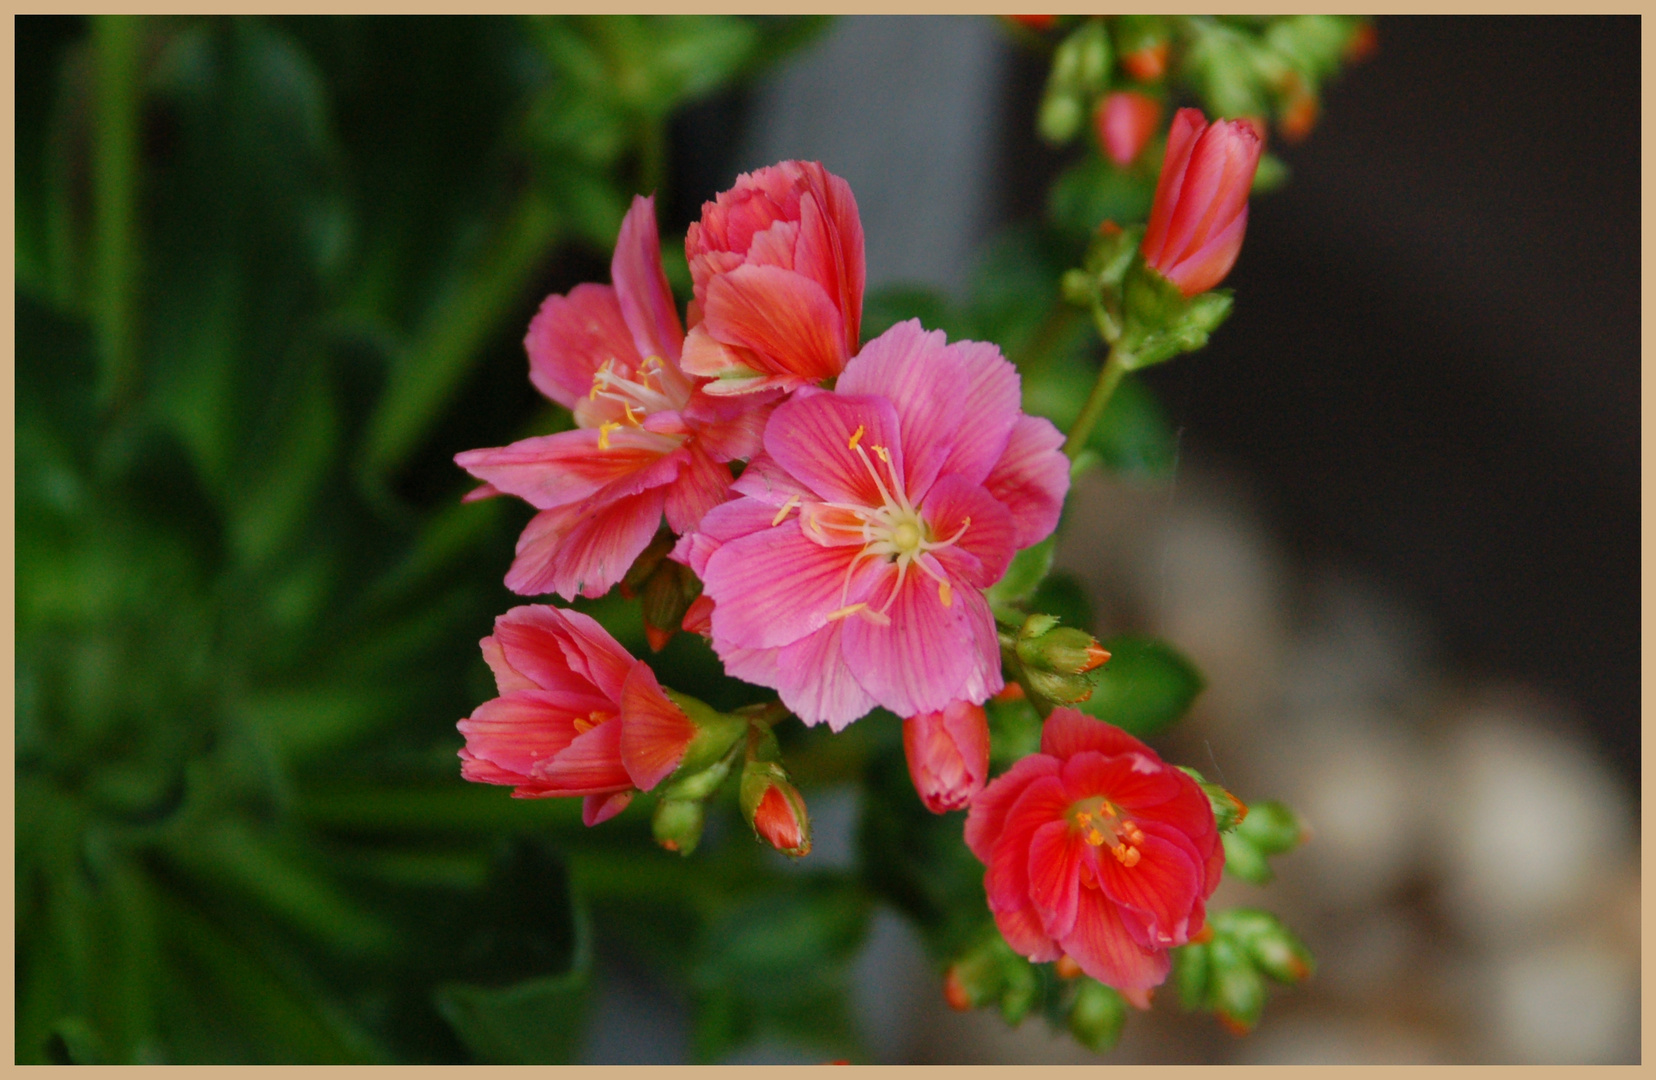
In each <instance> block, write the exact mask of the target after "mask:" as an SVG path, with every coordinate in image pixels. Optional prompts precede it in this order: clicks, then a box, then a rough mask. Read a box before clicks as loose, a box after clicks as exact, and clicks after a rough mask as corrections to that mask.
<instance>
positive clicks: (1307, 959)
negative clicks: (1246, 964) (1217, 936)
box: [1213, 908, 1314, 983]
mask: <svg viewBox="0 0 1656 1080" xmlns="http://www.w3.org/2000/svg"><path fill="white" fill-rule="evenodd" d="M1213 922H1214V929H1215V932H1216V933H1222V934H1223V935H1224V936H1225V937H1227V938H1228V939H1230V941H1232V942H1233V943H1235V944H1236V946H1237V947H1238V948H1240V949H1241V950H1242V952H1243V953H1244V954H1245V955H1246V956H1247V957H1248V958H1249V959H1250V960H1252V961H1253V963H1254V965H1255V966H1256V967H1258V968H1259V970H1260V971H1263V972H1264V973H1265V974H1267V975H1269V976H1270V977H1271V978H1273V979H1275V980H1277V981H1278V982H1282V983H1296V982H1299V981H1300V980H1301V979H1304V978H1306V977H1307V976H1309V975H1310V974H1311V972H1312V970H1313V967H1314V962H1313V961H1312V959H1311V952H1310V950H1308V949H1307V948H1306V947H1305V945H1304V944H1303V943H1302V942H1301V941H1300V940H1299V938H1297V937H1295V936H1294V935H1293V934H1292V933H1290V932H1289V931H1288V928H1287V927H1285V926H1283V925H1282V923H1281V922H1280V921H1279V920H1278V919H1277V917H1276V916H1274V915H1272V914H1271V913H1270V912H1267V911H1260V910H1258V909H1256V908H1229V909H1227V910H1225V911H1220V912H1216V913H1214V916H1213Z"/></svg>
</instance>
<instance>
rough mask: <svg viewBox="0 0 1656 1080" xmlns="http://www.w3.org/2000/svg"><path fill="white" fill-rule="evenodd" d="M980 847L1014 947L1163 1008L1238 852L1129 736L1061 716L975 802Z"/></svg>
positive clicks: (972, 835)
mask: <svg viewBox="0 0 1656 1080" xmlns="http://www.w3.org/2000/svg"><path fill="white" fill-rule="evenodd" d="M966 846H967V847H969V848H971V849H972V854H974V855H976V856H977V857H978V859H979V860H981V861H982V862H983V863H984V865H985V866H987V867H988V870H987V872H986V873H985V874H984V876H983V886H984V890H985V892H987V893H988V896H989V909H990V911H992V912H994V915H995V924H996V925H997V926H999V927H1000V931H1001V935H1002V936H1003V937H1005V938H1006V942H1007V944H1009V945H1011V946H1012V948H1013V949H1015V950H1017V951H1018V952H1019V953H1021V954H1023V955H1024V956H1027V957H1029V958H1030V959H1031V960H1034V961H1036V962H1037V963H1042V962H1045V961H1049V960H1058V959H1060V958H1062V957H1064V956H1068V957H1069V958H1070V959H1071V960H1073V961H1074V962H1075V963H1076V964H1077V965H1078V966H1079V967H1080V968H1081V970H1082V971H1084V972H1086V973H1087V974H1088V975H1090V976H1092V977H1093V978H1095V979H1097V980H1098V981H1099V982H1101V983H1104V984H1105V985H1107V986H1113V987H1115V988H1116V989H1117V990H1120V991H1121V992H1122V995H1123V996H1125V997H1126V998H1127V999H1128V1000H1129V1001H1131V1002H1133V1004H1135V1005H1137V1006H1138V1007H1139V1008H1141V1009H1144V1008H1149V1006H1150V996H1149V991H1150V989H1151V988H1152V987H1156V986H1159V985H1161V983H1162V981H1163V980H1165V979H1166V978H1167V972H1168V968H1169V966H1170V965H1169V961H1168V955H1167V953H1168V950H1169V949H1171V948H1174V947H1175V946H1178V945H1183V944H1185V942H1187V941H1189V940H1190V938H1191V936H1192V935H1194V934H1198V933H1200V932H1201V929H1202V926H1203V923H1204V922H1205V920H1206V918H1207V898H1208V897H1210V896H1212V895H1213V890H1214V889H1216V888H1218V886H1219V875H1220V872H1221V871H1222V870H1223V869H1224V867H1225V849H1224V846H1223V845H1222V844H1221V843H1220V840H1219V830H1218V827H1217V825H1216V824H1215V823H1214V819H1213V809H1212V807H1211V806H1210V805H1209V803H1208V798H1207V795H1206V794H1204V793H1203V792H1202V789H1201V788H1200V787H1198V786H1197V784H1196V782H1195V781H1194V780H1192V779H1191V778H1190V777H1189V776H1187V775H1186V774H1185V773H1183V772H1181V771H1179V770H1178V769H1176V768H1174V767H1173V766H1171V765H1168V764H1167V763H1165V762H1164V761H1162V759H1161V758H1159V757H1157V756H1156V752H1155V751H1154V750H1151V749H1150V748H1149V747H1148V746H1145V745H1144V744H1143V743H1141V742H1139V741H1138V740H1137V739H1135V738H1133V737H1132V736H1131V735H1129V734H1127V733H1126V732H1125V731H1122V730H1121V729H1120V728H1118V727H1114V726H1112V725H1110V724H1106V723H1104V722H1103V721H1101V720H1094V719H1092V718H1091V717H1088V716H1085V715H1083V714H1081V713H1079V712H1076V711H1075V710H1074V709H1066V708H1058V709H1054V710H1053V711H1052V715H1051V716H1049V717H1047V720H1046V725H1045V727H1043V728H1042V730H1041V749H1040V752H1039V753H1035V754H1030V755H1029V756H1028V757H1026V758H1023V759H1022V760H1021V761H1019V762H1018V763H1017V764H1016V765H1014V766H1012V768H1010V769H1008V770H1007V771H1006V772H1005V773H1003V774H1001V775H1000V776H998V777H996V778H995V780H994V782H993V783H991V784H990V785H989V786H988V787H986V788H984V789H983V792H982V793H981V794H979V795H978V796H977V798H975V799H974V800H972V808H971V811H970V812H969V813H968V814H967V816H966Z"/></svg>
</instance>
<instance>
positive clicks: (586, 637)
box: [545, 607, 637, 703]
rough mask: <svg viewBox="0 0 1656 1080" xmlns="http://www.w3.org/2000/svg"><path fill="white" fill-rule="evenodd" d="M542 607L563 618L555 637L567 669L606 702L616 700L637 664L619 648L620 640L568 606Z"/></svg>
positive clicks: (588, 616) (589, 616) (619, 698)
mask: <svg viewBox="0 0 1656 1080" xmlns="http://www.w3.org/2000/svg"><path fill="white" fill-rule="evenodd" d="M545 610H547V611H553V612H556V613H557V614H558V615H559V616H561V617H562V619H563V624H564V632H563V634H562V635H560V637H559V639H558V640H559V644H560V645H561V646H562V648H563V650H564V659H566V660H567V661H569V666H570V668H571V669H573V670H574V671H575V672H577V673H578V674H580V675H582V676H584V677H585V678H586V679H587V680H588V681H590V682H591V683H592V685H593V686H596V687H597V688H598V690H599V691H600V692H601V693H602V694H603V695H604V696H605V697H607V698H609V700H610V701H612V702H617V703H619V702H620V700H621V690H622V688H623V687H625V686H626V683H627V676H628V675H629V674H631V673H632V667H633V665H634V664H635V663H637V661H636V660H634V659H633V656H632V654H631V653H629V652H628V651H627V650H626V649H624V648H622V647H621V643H620V642H619V641H616V640H615V639H614V638H613V637H611V636H610V632H609V631H608V630H605V629H604V628H603V626H602V625H600V624H599V622H598V620H597V619H594V618H593V617H592V616H591V615H586V614H583V613H582V612H579V611H570V610H569V609H568V608H553V607H548V608H546V609H545Z"/></svg>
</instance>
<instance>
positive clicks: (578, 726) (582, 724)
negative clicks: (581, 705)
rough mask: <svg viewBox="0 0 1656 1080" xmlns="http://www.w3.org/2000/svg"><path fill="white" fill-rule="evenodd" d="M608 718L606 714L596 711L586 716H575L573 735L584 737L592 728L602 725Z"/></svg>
mask: <svg viewBox="0 0 1656 1080" xmlns="http://www.w3.org/2000/svg"><path fill="white" fill-rule="evenodd" d="M609 718H610V717H609V714H608V713H605V712H600V711H599V710H597V709H594V710H592V712H591V713H589V714H587V715H586V716H577V717H576V718H575V734H577V735H585V734H586V733H587V732H589V731H591V730H592V729H593V728H595V727H597V726H598V725H599V724H602V723H603V722H604V721H605V720H608V719H609Z"/></svg>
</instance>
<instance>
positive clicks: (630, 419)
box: [621, 401, 644, 427]
mask: <svg viewBox="0 0 1656 1080" xmlns="http://www.w3.org/2000/svg"><path fill="white" fill-rule="evenodd" d="M621 408H622V410H624V411H625V412H626V414H627V423H629V424H631V425H632V426H633V427H643V426H644V424H643V422H642V421H641V420H639V419H638V417H636V416H634V415H633V407H632V403H631V402H627V401H623V402H622V403H621Z"/></svg>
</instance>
